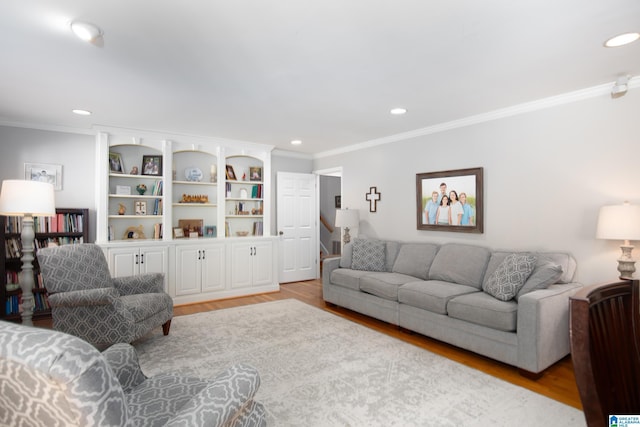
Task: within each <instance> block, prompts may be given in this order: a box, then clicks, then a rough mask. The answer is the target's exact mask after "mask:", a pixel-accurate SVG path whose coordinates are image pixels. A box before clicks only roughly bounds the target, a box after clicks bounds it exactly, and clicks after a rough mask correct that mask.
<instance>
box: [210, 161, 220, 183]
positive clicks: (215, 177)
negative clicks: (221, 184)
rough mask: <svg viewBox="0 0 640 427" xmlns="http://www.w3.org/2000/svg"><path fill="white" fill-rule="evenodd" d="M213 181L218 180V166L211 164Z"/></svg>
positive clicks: (211, 178)
mask: <svg viewBox="0 0 640 427" xmlns="http://www.w3.org/2000/svg"><path fill="white" fill-rule="evenodd" d="M209 181H211V182H218V168H217V167H216V165H211V177H210V178H209Z"/></svg>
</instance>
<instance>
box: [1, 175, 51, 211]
mask: <svg viewBox="0 0 640 427" xmlns="http://www.w3.org/2000/svg"><path fill="white" fill-rule="evenodd" d="M25 214H31V215H33V216H54V215H55V214H56V204H55V200H54V189H53V185H52V184H49V183H47V182H39V181H22V180H17V179H16V180H13V179H7V180H4V181H2V190H1V191H0V215H5V216H24V215H25Z"/></svg>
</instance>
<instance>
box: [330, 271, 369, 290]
mask: <svg viewBox="0 0 640 427" xmlns="http://www.w3.org/2000/svg"><path fill="white" fill-rule="evenodd" d="M367 274H369V272H368V271H363V270H352V269H350V268H336V269H335V270H333V271H332V272H331V283H333V284H334V285H337V286H342V287H343V288H348V289H353V290H354V291H359V290H360V278H361V277H362V276H365V275H367Z"/></svg>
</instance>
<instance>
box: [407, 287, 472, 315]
mask: <svg viewBox="0 0 640 427" xmlns="http://www.w3.org/2000/svg"><path fill="white" fill-rule="evenodd" d="M471 292H478V290H477V289H476V288H475V287H473V286H465V285H458V284H455V283H450V282H442V281H439V280H419V281H415V282H409V283H407V284H405V285H402V286H401V287H400V289H398V302H400V303H402V304H407V305H410V306H412V307H417V308H422V309H425V310H429V311H431V312H433V313H438V314H447V304H448V302H449V300H451V299H452V298H455V297H457V296H459V295H464V294H468V293H471Z"/></svg>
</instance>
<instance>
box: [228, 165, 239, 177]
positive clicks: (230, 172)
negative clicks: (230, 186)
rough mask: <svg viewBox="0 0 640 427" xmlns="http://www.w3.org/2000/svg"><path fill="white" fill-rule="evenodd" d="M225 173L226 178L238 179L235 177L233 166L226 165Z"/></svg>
mask: <svg viewBox="0 0 640 427" xmlns="http://www.w3.org/2000/svg"><path fill="white" fill-rule="evenodd" d="M226 174H227V179H228V180H231V181H237V180H238V178H236V173H235V172H234V170H233V166H231V165H227V167H226Z"/></svg>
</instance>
